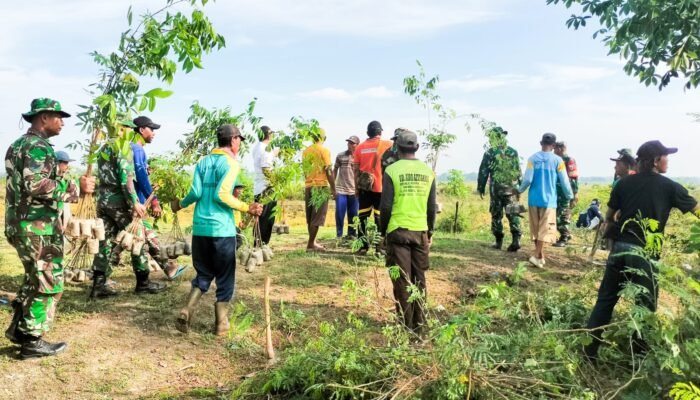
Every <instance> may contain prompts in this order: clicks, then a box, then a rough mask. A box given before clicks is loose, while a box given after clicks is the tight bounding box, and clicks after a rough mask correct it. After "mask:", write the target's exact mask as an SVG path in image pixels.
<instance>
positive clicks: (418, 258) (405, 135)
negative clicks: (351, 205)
mask: <svg viewBox="0 0 700 400" xmlns="http://www.w3.org/2000/svg"><path fill="white" fill-rule="evenodd" d="M396 145H397V148H398V152H399V160H398V161H397V162H395V163H393V164H391V165H390V166H389V167H387V169H386V172H384V177H383V181H382V201H381V203H380V209H381V213H382V218H381V219H380V225H379V231H380V233H381V234H382V236H385V237H386V265H387V266H388V267H391V266H395V265H398V267H399V269H400V271H401V273H400V276H399V277H398V279H394V280H393V285H394V298H395V300H396V311H397V313H398V315H399V317H400V318H401V320H402V321H403V324H404V325H405V326H406V328H408V329H411V330H413V331H414V332H416V333H420V330H421V328H422V326H423V324H424V322H425V310H424V304H425V303H426V302H427V299H426V296H427V292H426V282H425V272H426V271H427V270H428V267H429V261H428V257H429V253H430V245H431V243H432V237H433V226H434V225H435V215H436V213H437V203H436V189H435V174H434V173H433V170H432V169H430V167H429V166H428V165H427V164H425V163H424V162H423V161H420V160H418V159H417V158H416V151H417V150H418V136H417V135H416V134H415V133H414V132H412V131H409V130H408V129H402V130H401V132H400V133H399V134H398V136H397V137H396ZM412 285H415V287H417V288H418V289H419V290H420V291H421V294H422V298H421V299H418V300H416V301H412V300H409V298H410V297H411V294H410V290H409V287H410V286H412Z"/></svg>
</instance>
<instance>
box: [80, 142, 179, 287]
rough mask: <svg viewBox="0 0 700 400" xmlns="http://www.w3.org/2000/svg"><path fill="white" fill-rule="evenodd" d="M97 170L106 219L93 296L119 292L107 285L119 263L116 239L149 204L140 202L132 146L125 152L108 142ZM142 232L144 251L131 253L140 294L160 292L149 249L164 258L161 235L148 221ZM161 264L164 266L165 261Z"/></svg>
mask: <svg viewBox="0 0 700 400" xmlns="http://www.w3.org/2000/svg"><path fill="white" fill-rule="evenodd" d="M97 174H98V176H99V178H100V183H99V185H98V187H97V194H98V200H97V217H98V218H101V219H102V220H103V221H104V226H105V240H103V241H101V242H100V252H99V253H98V254H97V255H96V256H95V258H94V260H93V264H92V270H93V283H92V290H91V291H90V298H92V299H95V298H103V297H111V296H116V295H117V292H116V291H115V290H114V289H112V288H111V287H110V286H109V285H107V279H108V278H109V277H110V275H111V274H112V266H114V265H118V264H119V255H120V254H121V251H122V248H121V246H119V245H116V246H115V243H114V239H115V238H116V236H117V234H118V233H119V231H122V230H124V229H125V228H126V227H127V226H128V225H129V224H130V223H131V221H132V220H133V218H134V217H135V216H139V217H144V216H145V215H146V206H145V205H143V204H141V203H140V202H139V198H138V196H137V194H136V189H135V187H134V174H135V170H134V161H133V154H132V152H131V147H129V149H128V152H127V154H122V153H120V152H119V151H117V150H115V149H113V148H112V147H111V146H107V147H106V148H105V149H104V150H103V154H102V155H101V156H100V157H98V158H97ZM143 234H144V237H145V239H146V245H145V246H144V248H143V249H142V250H141V254H139V255H137V256H134V255H132V256H131V265H132V267H133V269H134V274H135V275H136V288H135V290H134V291H135V292H136V293H137V294H143V293H151V294H152V293H158V292H161V291H163V290H164V289H165V285H164V284H162V283H160V282H153V281H151V280H150V279H149V278H148V276H149V273H150V269H149V266H148V258H147V257H146V254H145V251H146V249H147V250H148V251H149V253H150V254H151V256H152V257H153V259H154V260H156V261H158V262H159V264H161V263H163V262H164V261H163V260H162V259H161V257H160V246H159V244H158V238H157V236H156V234H155V232H154V231H153V229H152V228H151V226H150V225H149V224H146V223H144V224H143ZM162 267H165V265H164V264H163V265H162Z"/></svg>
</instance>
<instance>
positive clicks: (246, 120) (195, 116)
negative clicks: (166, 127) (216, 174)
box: [177, 99, 262, 165]
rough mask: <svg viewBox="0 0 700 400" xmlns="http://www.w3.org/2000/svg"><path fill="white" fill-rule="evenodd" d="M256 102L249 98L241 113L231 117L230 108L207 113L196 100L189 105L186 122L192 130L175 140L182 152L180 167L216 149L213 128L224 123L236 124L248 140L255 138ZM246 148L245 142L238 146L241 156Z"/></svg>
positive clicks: (258, 121)
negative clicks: (189, 111)
mask: <svg viewBox="0 0 700 400" xmlns="http://www.w3.org/2000/svg"><path fill="white" fill-rule="evenodd" d="M256 103H257V99H253V100H252V101H251V102H250V103H248V107H246V109H245V111H243V112H242V113H240V114H235V115H234V114H232V113H231V108H230V107H226V108H223V109H217V108H214V109H211V110H208V109H206V108H204V107H203V106H202V105H200V104H199V102H197V101H195V102H194V103H192V105H191V106H190V110H191V114H190V117H189V118H188V119H187V122H189V123H191V124H194V125H195V128H194V130H193V131H192V132H188V133H186V134H185V137H184V138H183V139H181V140H178V141H177V143H178V145H179V146H180V150H181V151H182V154H181V156H180V157H179V162H180V163H181V164H182V165H192V164H194V163H195V162H197V160H198V159H199V158H200V157H201V156H203V155H205V154H209V153H210V152H211V151H212V150H213V149H215V148H216V147H217V143H216V129H217V128H218V127H219V126H221V125H224V124H233V125H236V126H237V127H238V128H239V129H240V130H241V132H247V133H248V135H247V136H248V137H251V138H252V137H255V138H257V135H258V134H257V131H258V125H259V124H260V121H262V118H260V117H258V116H256V115H255V114H254V113H255V105H256ZM253 132H255V133H253ZM248 146H250V143H248V142H242V143H241V154H245V153H246V152H247V150H248Z"/></svg>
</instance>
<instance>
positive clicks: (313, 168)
mask: <svg viewBox="0 0 700 400" xmlns="http://www.w3.org/2000/svg"><path fill="white" fill-rule="evenodd" d="M301 165H302V167H303V170H304V177H305V181H304V183H305V185H304V186H305V187H314V186H328V178H326V168H330V167H331V151H330V150H328V148H327V147H325V146H323V145H322V144H321V143H314V144H312V145H311V146H309V147H307V148H306V150H304V153H303V154H302V156H301Z"/></svg>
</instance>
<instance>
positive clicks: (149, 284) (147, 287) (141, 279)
mask: <svg viewBox="0 0 700 400" xmlns="http://www.w3.org/2000/svg"><path fill="white" fill-rule="evenodd" d="M163 290H165V284H163V283H160V282H153V281H151V280H150V279H148V271H146V272H137V273H136V288H135V289H134V293H136V294H156V293H160V292H162V291H163Z"/></svg>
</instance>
